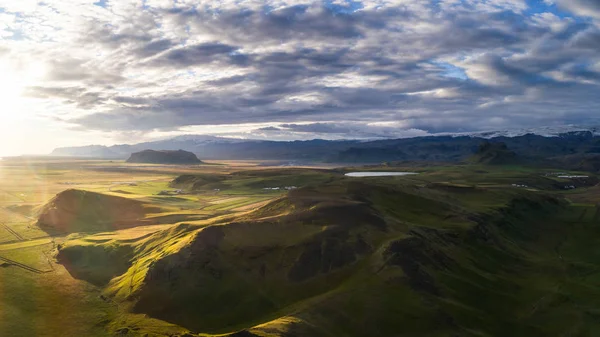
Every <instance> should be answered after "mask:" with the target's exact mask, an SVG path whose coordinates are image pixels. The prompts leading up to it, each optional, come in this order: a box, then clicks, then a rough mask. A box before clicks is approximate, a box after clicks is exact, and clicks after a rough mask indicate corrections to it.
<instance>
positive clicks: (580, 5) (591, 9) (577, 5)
mask: <svg viewBox="0 0 600 337" xmlns="http://www.w3.org/2000/svg"><path fill="white" fill-rule="evenodd" d="M556 3H557V4H558V5H559V6H561V7H563V8H564V9H566V10H568V11H571V12H573V13H574V14H576V15H581V16H589V17H594V18H600V1H598V0H556Z"/></svg>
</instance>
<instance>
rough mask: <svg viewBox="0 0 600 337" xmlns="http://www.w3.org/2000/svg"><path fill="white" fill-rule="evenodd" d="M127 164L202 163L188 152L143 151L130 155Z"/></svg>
mask: <svg viewBox="0 0 600 337" xmlns="http://www.w3.org/2000/svg"><path fill="white" fill-rule="evenodd" d="M127 162H128V163H141V164H201V163H202V161H201V160H200V159H198V157H196V155H195V154H193V153H192V152H188V151H183V150H178V151H168V150H163V151H155V150H144V151H141V152H135V153H132V154H131V156H130V157H129V159H127Z"/></svg>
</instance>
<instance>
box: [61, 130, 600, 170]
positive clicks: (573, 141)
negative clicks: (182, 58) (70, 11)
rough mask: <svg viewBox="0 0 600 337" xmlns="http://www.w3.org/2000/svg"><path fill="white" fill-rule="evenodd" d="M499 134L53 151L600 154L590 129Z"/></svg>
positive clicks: (104, 154) (413, 157)
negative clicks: (494, 147)
mask: <svg viewBox="0 0 600 337" xmlns="http://www.w3.org/2000/svg"><path fill="white" fill-rule="evenodd" d="M546 131H548V130H546ZM499 134H500V133H495V134H494V136H493V137H489V136H490V134H489V133H488V134H479V135H444V136H427V137H416V138H403V139H385V140H373V141H358V140H341V141H329V140H309V141H262V140H240V139H230V138H219V137H207V136H193V135H189V136H180V137H175V138H171V139H166V140H161V141H156V142H148V143H141V144H134V145H115V146H110V147H102V146H87V147H75V148H59V149H56V150H55V151H54V152H53V153H52V155H57V156H84V157H99V158H114V159H117V158H118V159H125V158H127V157H128V156H129V154H130V153H132V152H138V151H142V150H144V149H153V150H157V151H159V150H177V149H182V150H185V151H189V152H193V153H195V154H196V155H198V156H199V157H201V158H203V159H221V160H235V159H239V160H286V161H294V162H333V163H381V162H390V161H435V162H464V161H467V160H468V159H469V158H470V157H471V156H472V155H473V154H475V153H477V151H478V149H479V145H480V144H481V143H482V142H485V141H487V142H489V143H504V144H506V146H507V147H508V148H510V149H511V151H513V152H514V153H515V154H516V155H517V156H519V157H520V158H523V159H527V160H529V161H532V162H535V161H541V160H547V159H549V158H552V157H562V156H572V155H576V154H600V136H598V134H597V131H596V130H595V129H593V130H575V131H569V132H565V133H558V134H556V135H554V134H550V133H547V134H546V135H538V134H534V133H527V134H522V135H521V134H520V135H516V136H507V135H501V136H497V135H499ZM555 162H556V163H560V162H561V161H560V160H558V161H555Z"/></svg>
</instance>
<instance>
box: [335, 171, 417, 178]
mask: <svg viewBox="0 0 600 337" xmlns="http://www.w3.org/2000/svg"><path fill="white" fill-rule="evenodd" d="M415 174H418V173H415V172H350V173H346V176H347V177H395V176H410V175H415Z"/></svg>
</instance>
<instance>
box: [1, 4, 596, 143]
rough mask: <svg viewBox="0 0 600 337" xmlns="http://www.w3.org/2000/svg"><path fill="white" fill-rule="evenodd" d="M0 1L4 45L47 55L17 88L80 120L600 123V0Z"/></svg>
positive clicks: (384, 133) (341, 133) (440, 126)
mask: <svg viewBox="0 0 600 337" xmlns="http://www.w3.org/2000/svg"><path fill="white" fill-rule="evenodd" d="M25 3H27V4H25ZM557 6H558V7H557ZM0 8H2V9H3V10H2V11H1V12H2V16H1V17H0V23H4V26H3V25H2V24H0V30H3V32H4V33H3V34H0V39H3V40H2V42H3V43H2V44H3V47H2V48H1V49H0V58H6V59H8V58H11V61H10V62H13V63H15V62H16V63H19V62H20V63H23V64H25V65H27V64H28V63H29V62H30V60H35V61H36V62H41V63H43V64H44V69H45V72H44V76H43V77H42V78H39V79H36V80H35V81H30V83H28V84H27V85H26V87H25V88H24V90H23V92H24V94H25V95H27V97H28V98H31V99H32V100H35V101H37V102H39V105H37V106H38V107H39V108H38V110H36V105H33V104H32V105H30V106H29V107H30V109H31V111H38V112H32V113H37V114H38V115H39V116H49V115H52V114H53V113H55V112H51V113H50V112H48V107H53V111H60V122H61V123H62V124H65V123H68V124H70V125H71V127H76V128H78V129H81V130H97V131H101V132H106V133H122V134H125V133H127V134H134V133H135V134H150V133H152V132H166V131H169V132H176V131H177V130H186V129H187V128H190V127H195V126H206V127H211V126H218V125H242V124H244V125H245V124H248V123H253V124H265V125H266V124H268V125H269V126H265V127H264V128H260V127H258V128H254V129H251V130H246V131H244V132H242V134H245V135H246V136H251V134H250V135H249V134H248V132H250V133H252V132H254V133H256V134H260V135H262V136H263V137H266V138H268V137H280V138H282V137H288V138H289V137H292V138H293V137H298V138H302V139H309V138H310V137H333V138H344V137H354V138H386V137H399V136H404V135H407V134H414V135H422V134H429V133H434V132H452V131H461V130H462V131H473V130H476V129H481V130H488V129H490V128H496V127H497V128H511V127H522V126H536V125H542V124H544V125H545V124H559V123H567V122H572V121H577V120H579V121H587V122H590V123H593V122H595V121H596V120H595V118H597V117H596V116H595V112H596V111H597V109H598V107H599V106H600V97H597V96H598V95H596V94H595V93H597V92H598V89H600V88H599V86H600V77H599V70H600V66H599V65H600V53H599V52H598V51H599V49H598V48H599V47H598V46H599V45H600V42H599V41H600V28H599V27H600V26H599V25H598V23H599V22H598V20H600V16H599V15H598V13H600V11H599V9H600V3H599V2H598V1H592V0H587V1H586V0H576V1H566V0H565V1H562V0H557V1H556V6H555V5H554V4H553V3H550V2H546V3H544V4H539V5H536V4H533V3H532V2H529V1H524V0H473V1H460V0H443V1H417V0H402V1H383V0H370V1H358V2H356V1H353V2H346V1H335V2H332V1H323V2H317V1H303V0H277V1H270V0H269V1H243V2H239V1H234V0H224V1H219V2H215V1H202V0H197V1H191V0H190V1H187V0H186V1H177V2H171V1H161V0H146V1H145V2H143V3H140V2H138V1H126V0H124V1H109V2H107V3H106V4H105V5H104V6H95V5H92V4H91V3H89V1H61V0H47V1H44V2H16V1H8V0H0ZM565 11H566V12H565ZM41 22H43V24H40V23H41ZM2 27H4V28H2ZM15 32H17V33H15ZM9 33H10V37H7V36H9ZM15 34H16V35H15ZM20 59H21V60H20ZM25 68H27V66H25ZM332 121H335V122H332ZM62 124H61V125H62ZM467 129H469V130H467ZM415 130H416V131H415ZM182 132H183V131H182ZM115 137H116V136H115Z"/></svg>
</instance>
